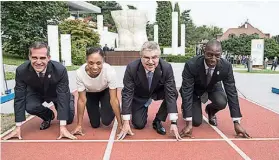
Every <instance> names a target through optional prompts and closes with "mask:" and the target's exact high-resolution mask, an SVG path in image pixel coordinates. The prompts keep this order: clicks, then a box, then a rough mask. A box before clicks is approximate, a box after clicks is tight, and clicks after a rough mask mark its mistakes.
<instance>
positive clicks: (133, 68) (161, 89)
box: [122, 59, 178, 115]
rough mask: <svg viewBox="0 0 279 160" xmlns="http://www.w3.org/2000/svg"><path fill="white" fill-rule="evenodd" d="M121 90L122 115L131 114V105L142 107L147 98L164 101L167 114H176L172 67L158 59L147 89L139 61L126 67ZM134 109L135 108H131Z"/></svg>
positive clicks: (144, 75)
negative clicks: (149, 86)
mask: <svg viewBox="0 0 279 160" xmlns="http://www.w3.org/2000/svg"><path fill="white" fill-rule="evenodd" d="M123 84H124V88H123V90H122V114H124V115H125V114H131V109H132V105H137V106H140V107H141V106H143V105H144V104H145V103H146V102H147V100H148V99H149V98H152V99H154V100H159V99H164V100H165V101H166V105H167V110H168V113H177V105H176V100H177V96H178V92H177V90H176V86H175V80H174V76H173V70H172V66H171V65H170V64H169V63H167V62H165V61H164V60H162V59H160V60H159V64H158V66H157V67H156V69H155V71H154V74H153V79H152V83H151V88H150V91H149V89H148V80H147V77H146V72H145V69H144V67H143V65H142V63H141V60H140V59H138V60H135V61H133V62H131V63H130V64H128V65H127V68H126V71H125V75H124V79H123ZM133 107H136V106H133Z"/></svg>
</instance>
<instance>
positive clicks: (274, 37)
mask: <svg viewBox="0 0 279 160" xmlns="http://www.w3.org/2000/svg"><path fill="white" fill-rule="evenodd" d="M272 38H273V39H274V40H275V41H276V42H277V43H278V44H279V35H276V36H273V37H272Z"/></svg>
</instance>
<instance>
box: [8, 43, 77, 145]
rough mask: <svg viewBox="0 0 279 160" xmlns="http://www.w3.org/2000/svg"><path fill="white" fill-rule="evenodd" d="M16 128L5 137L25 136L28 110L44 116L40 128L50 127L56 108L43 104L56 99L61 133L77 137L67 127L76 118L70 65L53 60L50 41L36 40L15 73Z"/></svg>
mask: <svg viewBox="0 0 279 160" xmlns="http://www.w3.org/2000/svg"><path fill="white" fill-rule="evenodd" d="M15 81H16V84H15V99H14V112H15V122H16V128H15V130H14V131H13V132H12V133H11V134H9V135H8V136H7V137H5V138H4V139H5V140H6V139H10V138H12V137H17V138H19V139H22V137H21V125H22V123H23V121H25V119H26V117H25V111H26V112H27V113H29V114H31V115H35V116H38V117H39V118H41V119H42V120H43V122H42V123H41V125H40V130H45V129H47V128H49V127H50V123H51V120H53V119H54V117H55V116H54V112H53V111H52V110H51V109H49V108H47V107H45V106H44V105H42V103H43V102H44V101H46V102H51V101H52V102H53V103H54V106H55V109H56V110H57V119H58V120H60V136H59V137H58V139H61V138H62V137H66V138H70V139H76V137H75V136H73V135H72V134H71V133H70V132H69V131H68V130H67V128H66V125H67V124H71V123H72V122H73V119H74V114H75V110H74V97H73V95H71V93H70V89H69V79H68V74H67V70H66V68H65V67H64V66H63V65H62V64H61V63H59V62H56V61H51V60H50V53H49V47H48V45H47V44H46V43H42V42H35V43H34V44H32V45H31V46H30V48H29V61H26V62H25V63H23V64H21V65H20V66H18V67H17V69H16V76H15Z"/></svg>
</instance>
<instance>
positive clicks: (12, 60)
mask: <svg viewBox="0 0 279 160" xmlns="http://www.w3.org/2000/svg"><path fill="white" fill-rule="evenodd" d="M25 61H26V60H25V59H23V58H21V57H18V56H15V55H5V54H4V55H3V63H4V64H9V65H16V66H19V65H21V64H22V63H24V62H25Z"/></svg>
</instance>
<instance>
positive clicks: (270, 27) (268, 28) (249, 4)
mask: <svg viewBox="0 0 279 160" xmlns="http://www.w3.org/2000/svg"><path fill="white" fill-rule="evenodd" d="M175 2H178V4H179V6H180V12H182V11H183V10H188V9H190V10H191V12H190V16H191V18H192V20H193V22H194V24H195V25H197V26H201V25H208V26H210V25H215V26H218V27H220V28H223V32H225V31H226V30H227V29H228V28H237V27H238V26H240V25H241V24H243V23H244V22H245V21H246V20H248V22H249V23H250V24H251V25H252V26H254V27H256V28H258V29H259V30H261V31H262V32H264V33H270V34H271V36H274V35H279V18H278V17H279V1H209V0H205V1H172V4H173V7H174V4H175ZM118 3H119V4H121V5H122V7H126V5H127V4H129V5H133V6H135V7H137V9H138V10H143V11H145V12H146V13H147V15H148V18H149V21H150V22H154V21H155V20H156V18H155V16H156V7H157V4H156V1H118Z"/></svg>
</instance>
